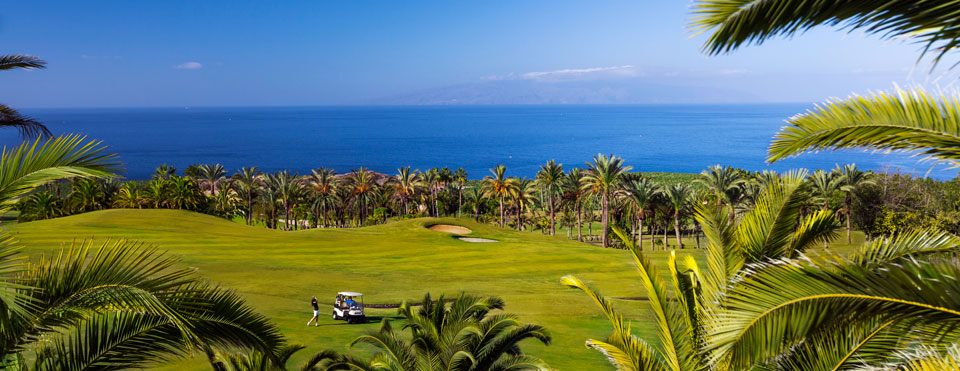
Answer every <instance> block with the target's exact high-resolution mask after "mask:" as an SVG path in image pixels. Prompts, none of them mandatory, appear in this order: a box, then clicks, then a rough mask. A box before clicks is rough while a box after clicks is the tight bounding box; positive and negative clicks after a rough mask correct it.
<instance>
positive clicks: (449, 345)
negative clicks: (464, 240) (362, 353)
mask: <svg viewBox="0 0 960 371" xmlns="http://www.w3.org/2000/svg"><path fill="white" fill-rule="evenodd" d="M446 303H447V301H446V300H444V297H443V296H440V297H439V298H437V300H436V301H434V300H432V299H431V297H430V295H429V294H428V295H426V296H425V297H424V298H423V302H422V304H421V305H420V306H419V307H418V308H416V309H414V307H411V306H410V305H408V304H407V303H404V304H403V305H401V306H400V309H399V311H398V312H399V314H400V315H401V316H402V317H403V320H402V323H403V326H402V328H401V329H400V330H399V331H398V330H397V329H394V327H393V326H392V325H391V324H390V322H389V320H388V319H386V318H385V319H384V320H383V321H382V322H381V324H380V329H379V330H378V331H373V332H370V333H368V334H367V335H363V336H360V337H358V338H357V339H356V340H354V341H353V342H351V343H350V346H351V347H353V346H356V345H358V344H365V345H370V346H372V347H373V348H374V349H376V353H375V354H374V355H373V357H371V358H370V359H369V360H363V359H358V358H354V357H344V359H343V360H342V361H341V362H342V363H343V365H344V366H346V367H352V368H351V369H360V370H384V371H386V370H390V371H421V370H422V371H426V370H452V371H480V370H548V369H549V367H548V366H547V365H546V364H545V363H544V362H543V361H542V360H540V359H537V358H535V357H532V356H528V355H525V354H524V353H523V351H522V350H521V349H520V343H521V342H523V341H524V340H527V339H535V340H538V341H540V342H541V343H543V344H544V345H549V344H550V341H551V338H550V335H549V334H548V333H547V331H546V329H544V328H543V327H541V326H538V325H530V324H522V323H520V321H519V320H518V318H517V316H515V315H512V314H507V313H497V314H491V313H490V312H491V311H494V310H502V309H503V300H502V299H500V298H497V297H488V298H481V297H476V296H470V295H466V294H460V296H458V297H457V299H456V300H454V301H453V303H451V304H450V305H449V306H447V304H446ZM407 330H409V336H403V334H402V333H401V332H400V331H407Z"/></svg>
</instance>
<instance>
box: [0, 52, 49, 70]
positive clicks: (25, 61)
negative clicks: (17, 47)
mask: <svg viewBox="0 0 960 371" xmlns="http://www.w3.org/2000/svg"><path fill="white" fill-rule="evenodd" d="M46 67H47V62H46V61H44V60H42V59H40V57H35V56H32V55H24V54H6V55H0V71H2V70H10V69H14V68H24V69H33V68H46Z"/></svg>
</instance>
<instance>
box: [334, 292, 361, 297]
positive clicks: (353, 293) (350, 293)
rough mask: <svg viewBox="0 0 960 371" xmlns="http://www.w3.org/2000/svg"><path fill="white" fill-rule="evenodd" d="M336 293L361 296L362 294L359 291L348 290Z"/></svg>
mask: <svg viewBox="0 0 960 371" xmlns="http://www.w3.org/2000/svg"><path fill="white" fill-rule="evenodd" d="M337 294H338V295H343V296H363V294H361V293H359V292H350V291H343V292H338V293H337Z"/></svg>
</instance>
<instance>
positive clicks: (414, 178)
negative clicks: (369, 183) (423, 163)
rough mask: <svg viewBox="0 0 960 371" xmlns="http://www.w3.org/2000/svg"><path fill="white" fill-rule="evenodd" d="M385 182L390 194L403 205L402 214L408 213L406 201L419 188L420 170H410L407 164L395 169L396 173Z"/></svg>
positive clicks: (407, 201)
mask: <svg viewBox="0 0 960 371" xmlns="http://www.w3.org/2000/svg"><path fill="white" fill-rule="evenodd" d="M387 184H388V187H389V189H390V195H391V196H392V197H393V198H395V199H396V200H397V201H399V202H400V205H401V206H403V214H404V215H406V214H409V213H410V208H409V207H408V203H409V201H410V199H411V198H413V196H414V195H415V194H416V193H417V189H419V188H420V187H419V185H420V170H410V167H409V166H406V167H401V168H399V169H397V175H394V176H393V177H392V178H390V180H389V181H388V183H387Z"/></svg>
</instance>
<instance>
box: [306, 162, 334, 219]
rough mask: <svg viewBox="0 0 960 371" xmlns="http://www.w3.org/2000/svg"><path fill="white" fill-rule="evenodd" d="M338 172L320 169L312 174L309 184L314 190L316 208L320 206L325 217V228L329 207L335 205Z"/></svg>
mask: <svg viewBox="0 0 960 371" xmlns="http://www.w3.org/2000/svg"><path fill="white" fill-rule="evenodd" d="M335 175H337V172H336V171H334V170H333V169H327V168H322V167H321V168H319V169H316V170H314V171H313V172H312V173H311V174H310V179H309V183H310V186H311V187H312V188H313V195H314V205H315V208H316V207H317V206H319V208H320V215H322V216H323V226H324V227H326V226H327V225H328V224H327V206H329V205H331V204H333V198H334V196H336V192H335V190H334V187H335V186H336V184H337V178H336V177H335Z"/></svg>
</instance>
